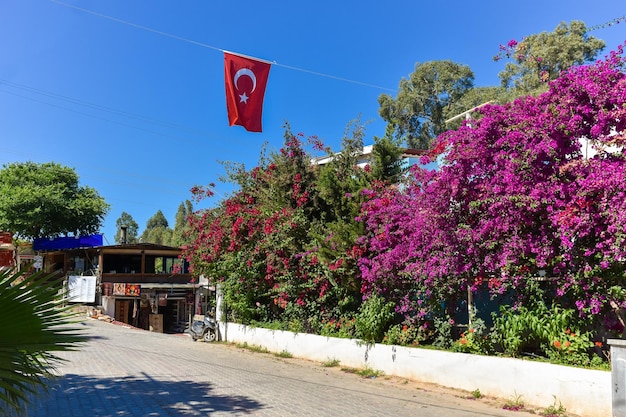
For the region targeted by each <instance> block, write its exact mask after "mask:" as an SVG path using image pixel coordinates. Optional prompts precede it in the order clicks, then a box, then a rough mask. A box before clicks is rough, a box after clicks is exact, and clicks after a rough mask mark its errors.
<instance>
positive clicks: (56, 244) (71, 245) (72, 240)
mask: <svg viewBox="0 0 626 417" xmlns="http://www.w3.org/2000/svg"><path fill="white" fill-rule="evenodd" d="M94 246H102V235H90V236H76V237H71V236H70V237H55V238H52V239H35V240H34V241H33V249H34V250H60V249H77V248H93V247H94Z"/></svg>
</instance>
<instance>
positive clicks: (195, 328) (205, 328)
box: [189, 316, 217, 342]
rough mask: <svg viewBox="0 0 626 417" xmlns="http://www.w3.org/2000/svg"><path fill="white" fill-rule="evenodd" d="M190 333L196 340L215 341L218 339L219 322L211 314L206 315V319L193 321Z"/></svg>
mask: <svg viewBox="0 0 626 417" xmlns="http://www.w3.org/2000/svg"><path fill="white" fill-rule="evenodd" d="M189 334H190V335H191V338H192V339H193V340H194V341H196V340H198V339H202V340H204V341H205V342H215V341H216V340H217V323H216V322H215V319H214V318H213V317H210V316H205V317H204V320H194V321H193V323H191V328H190V329H189Z"/></svg>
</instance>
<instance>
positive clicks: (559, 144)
mask: <svg viewBox="0 0 626 417" xmlns="http://www.w3.org/2000/svg"><path fill="white" fill-rule="evenodd" d="M622 52H623V51H622V48H619V50H618V51H617V52H613V53H611V54H610V56H608V57H606V58H605V59H604V60H602V61H598V62H596V63H594V64H593V65H589V66H580V67H575V68H572V69H570V70H569V71H567V72H564V73H563V74H562V75H561V76H560V77H559V78H558V79H556V80H554V81H552V82H550V84H549V89H548V91H547V92H546V93H544V94H542V95H540V96H538V97H532V96H528V97H523V98H519V99H517V100H516V101H514V102H511V103H508V104H505V105H487V106H485V107H483V108H482V109H481V110H480V117H479V118H478V119H477V120H471V121H468V122H467V123H466V124H465V125H464V126H462V127H460V128H459V129H458V130H455V131H449V132H446V133H444V134H442V135H441V136H440V137H439V138H438V139H437V143H436V146H435V147H434V148H433V150H432V152H431V155H430V156H429V157H425V158H424V160H423V161H422V162H423V163H427V162H430V161H433V160H438V161H440V162H441V163H440V165H441V166H440V168H439V169H437V170H436V171H428V170H425V169H423V168H420V167H414V168H413V171H412V177H411V180H410V182H409V183H408V184H407V185H406V186H404V187H401V188H395V189H394V188H387V189H384V190H382V191H379V192H377V194H376V197H375V198H372V199H371V200H369V201H367V202H366V203H365V204H364V206H363V209H362V214H361V216H360V218H361V220H362V221H363V222H364V224H365V226H366V234H365V235H364V237H363V239H362V242H363V244H364V246H365V247H366V252H365V255H364V256H363V257H362V258H361V260H360V267H361V272H362V279H363V290H364V294H365V296H366V297H370V296H373V295H376V296H383V297H385V298H386V299H388V300H390V301H393V302H395V303H396V305H397V307H396V308H397V312H398V313H401V314H404V315H405V317H406V320H407V321H408V322H410V323H411V324H412V325H414V326H418V327H421V328H423V329H429V328H431V329H432V326H433V323H434V318H435V317H436V316H442V315H443V316H444V317H445V315H446V314H450V315H451V314H452V312H451V311H448V310H450V309H451V308H452V307H453V306H454V305H458V304H455V302H454V301H455V300H458V299H463V298H464V297H466V293H467V290H468V288H469V289H471V290H474V291H475V290H477V289H478V288H484V287H487V288H488V289H489V290H490V291H491V293H492V294H494V295H497V294H507V295H509V296H512V297H513V302H514V303H517V304H518V305H522V304H523V302H524V300H525V297H528V296H529V295H536V293H531V292H529V291H527V288H528V287H529V283H531V282H537V281H541V283H542V284H541V286H542V288H543V292H542V294H545V295H546V296H547V297H550V299H551V301H552V302H554V303H557V304H558V305H562V306H563V308H573V309H576V311H577V313H578V314H579V316H581V317H585V316H595V317H601V318H602V323H601V324H602V325H603V326H604V329H605V330H614V331H617V332H621V331H623V329H624V327H623V326H624V322H623V318H622V317H621V313H622V312H623V310H624V307H626V297H625V293H624V290H623V289H622V285H623V284H622V283H623V282H624V271H625V268H624V266H625V264H624V260H625V250H626V242H625V240H624V237H625V234H624V232H625V230H624V228H625V225H626V198H625V197H626V194H625V190H626V178H625V175H626V160H625V155H624V152H623V148H622V145H623V144H624V128H625V127H626V78H625V77H624V72H623V70H624V58H623V57H622ZM581 139H584V140H586V141H588V143H589V144H590V146H591V147H593V148H594V149H595V150H596V151H597V154H596V155H595V156H593V157H591V158H585V156H584V153H583V148H582V145H581ZM608 146H612V149H613V151H612V152H608V151H605V150H603V149H606V148H607V147H608ZM372 192H374V191H372ZM532 287H533V288H534V287H536V286H534V285H533V286H532ZM599 313H602V314H601V315H600V314H599Z"/></svg>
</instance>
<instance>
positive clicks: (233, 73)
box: [224, 52, 271, 132]
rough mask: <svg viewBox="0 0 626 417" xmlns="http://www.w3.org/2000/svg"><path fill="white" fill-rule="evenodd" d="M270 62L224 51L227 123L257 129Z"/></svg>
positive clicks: (251, 129) (259, 123) (259, 126)
mask: <svg viewBox="0 0 626 417" xmlns="http://www.w3.org/2000/svg"><path fill="white" fill-rule="evenodd" d="M270 67H271V64H270V63H269V62H265V61H257V60H255V59H253V58H248V57H244V56H241V55H234V54H231V53H228V52H224V81H225V84H226V108H227V109H228V122H229V125H230V126H233V125H239V126H243V127H244V128H245V129H246V130H247V131H249V132H261V116H262V113H263V96H264V95H265V86H266V85H267V77H268V76H269V74H270Z"/></svg>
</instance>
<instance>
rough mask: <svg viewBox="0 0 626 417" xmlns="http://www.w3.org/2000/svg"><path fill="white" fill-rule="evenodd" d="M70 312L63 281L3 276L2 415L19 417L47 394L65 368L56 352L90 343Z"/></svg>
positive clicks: (13, 273) (11, 274)
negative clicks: (60, 369) (56, 374)
mask: <svg viewBox="0 0 626 417" xmlns="http://www.w3.org/2000/svg"><path fill="white" fill-rule="evenodd" d="M70 308H71V307H70V306H68V305H67V297H66V293H65V291H64V290H63V286H62V282H61V280H60V279H52V277H51V276H50V275H45V274H43V273H35V274H32V275H29V276H26V275H25V274H23V273H22V272H19V271H15V270H5V271H0V329H2V334H1V335H0V405H1V406H0V415H6V416H8V415H15V414H19V412H20V410H23V409H24V407H22V406H21V405H23V404H25V403H28V402H29V401H30V400H31V399H32V398H33V396H36V395H37V394H38V393H39V392H42V391H45V390H46V389H47V386H46V380H48V379H50V378H53V377H54V374H53V370H54V367H55V366H56V365H58V364H59V363H61V362H62V359H61V358H60V357H58V356H56V355H55V354H54V353H53V352H60V351H69V350H74V349H76V348H77V347H78V346H79V345H80V344H81V343H83V342H85V341H87V337H86V336H84V335H83V334H81V331H80V329H79V328H78V327H74V326H73V325H74V324H76V322H77V321H76V315H75V314H73V313H72V312H71V310H70Z"/></svg>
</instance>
